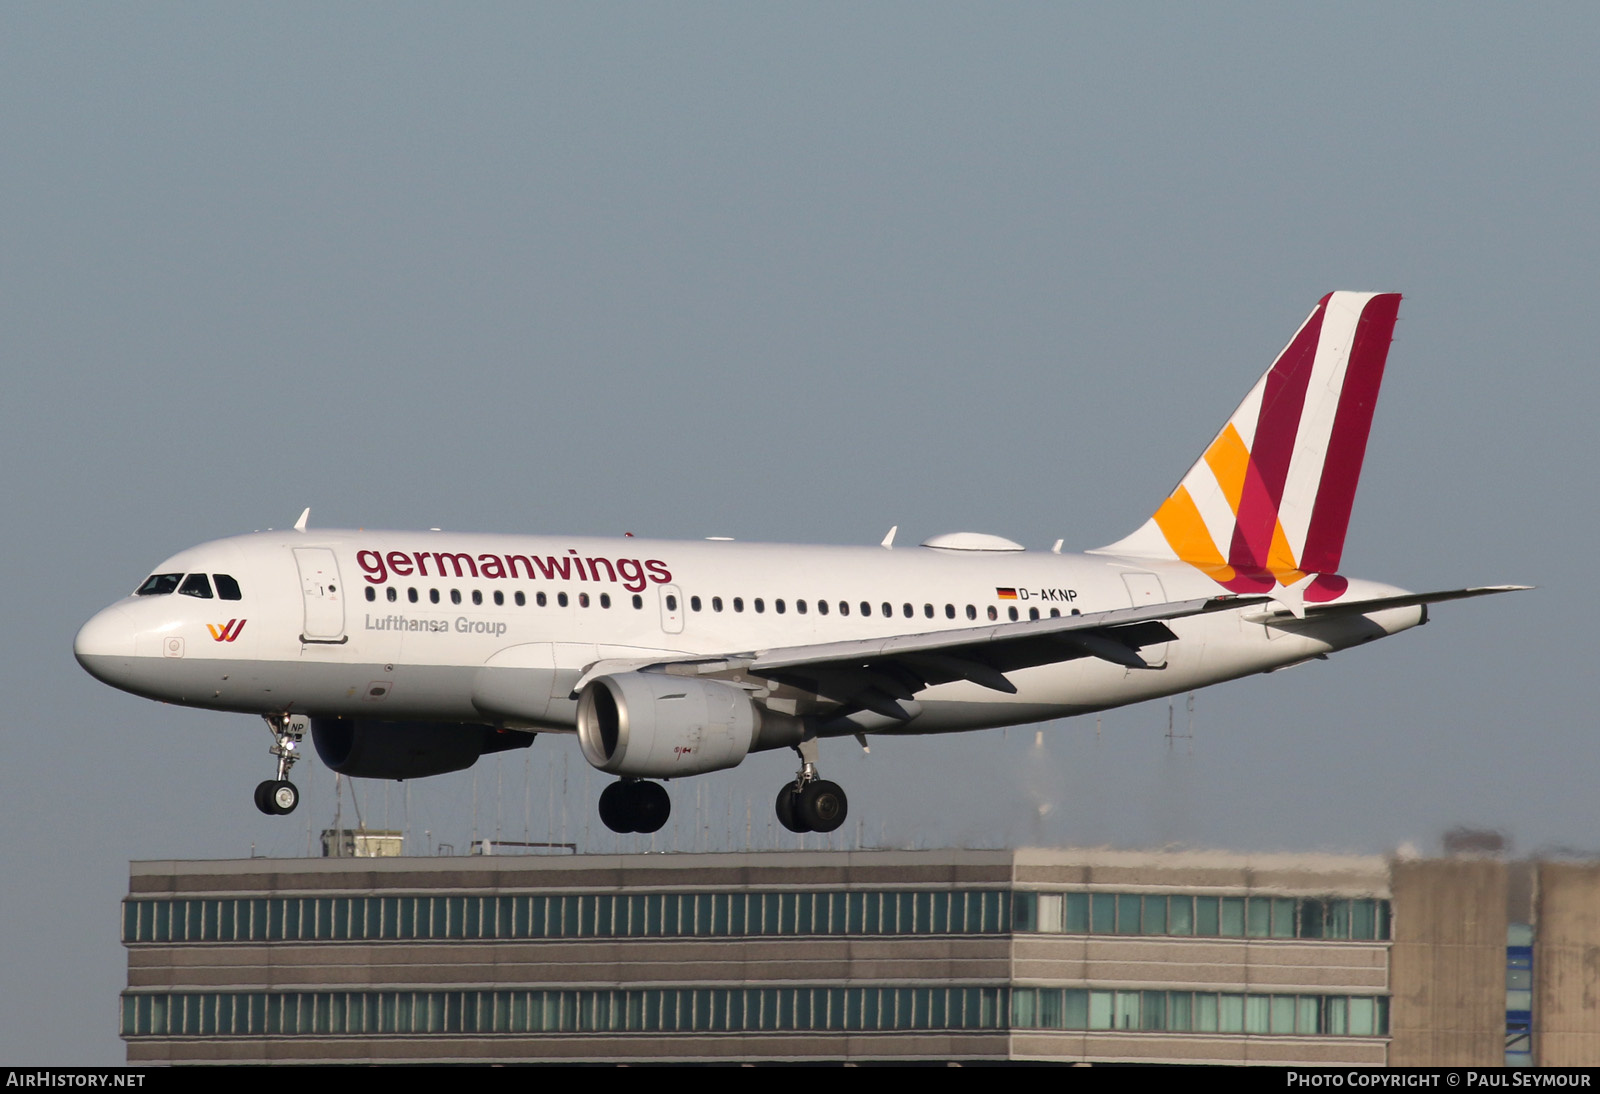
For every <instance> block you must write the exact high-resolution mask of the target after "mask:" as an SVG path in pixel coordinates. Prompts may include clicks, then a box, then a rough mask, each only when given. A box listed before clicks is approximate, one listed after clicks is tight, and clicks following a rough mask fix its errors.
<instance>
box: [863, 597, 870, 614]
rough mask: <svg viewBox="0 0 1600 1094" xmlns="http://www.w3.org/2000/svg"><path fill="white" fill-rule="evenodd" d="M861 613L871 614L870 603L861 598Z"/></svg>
mask: <svg viewBox="0 0 1600 1094" xmlns="http://www.w3.org/2000/svg"><path fill="white" fill-rule="evenodd" d="M861 614H862V615H871V614H872V605H871V604H868V603H867V602H866V601H865V600H863V601H862V602H861Z"/></svg>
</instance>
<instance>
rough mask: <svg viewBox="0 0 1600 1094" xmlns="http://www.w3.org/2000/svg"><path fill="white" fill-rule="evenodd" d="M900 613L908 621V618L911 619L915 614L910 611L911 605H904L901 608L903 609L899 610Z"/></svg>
mask: <svg viewBox="0 0 1600 1094" xmlns="http://www.w3.org/2000/svg"><path fill="white" fill-rule="evenodd" d="M901 612H902V614H904V615H905V617H906V618H907V619H910V618H911V617H912V616H913V615H915V614H916V613H915V612H914V611H913V610H912V608H911V605H910V604H907V605H905V606H904V607H903V608H902V609H901Z"/></svg>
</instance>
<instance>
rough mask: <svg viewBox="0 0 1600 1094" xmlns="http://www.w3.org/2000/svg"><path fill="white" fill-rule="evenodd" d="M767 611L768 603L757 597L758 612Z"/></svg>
mask: <svg viewBox="0 0 1600 1094" xmlns="http://www.w3.org/2000/svg"><path fill="white" fill-rule="evenodd" d="M766 610H767V602H766V601H765V600H762V599H761V598H760V597H759V596H758V597H756V611H758V612H764V611H766Z"/></svg>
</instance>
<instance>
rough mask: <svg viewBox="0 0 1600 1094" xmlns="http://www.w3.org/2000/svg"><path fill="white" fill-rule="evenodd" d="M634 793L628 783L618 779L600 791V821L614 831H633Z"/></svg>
mask: <svg viewBox="0 0 1600 1094" xmlns="http://www.w3.org/2000/svg"><path fill="white" fill-rule="evenodd" d="M631 804H632V795H630V794H629V793H628V784H627V783H625V782H623V781H621V780H618V781H617V782H614V783H612V784H611V785H610V786H608V787H606V788H605V789H604V790H602V791H600V823H601V824H603V825H605V826H606V827H607V828H609V829H611V830H612V831H613V832H632V831H633V810H632V809H631V808H629V806H630V805H631Z"/></svg>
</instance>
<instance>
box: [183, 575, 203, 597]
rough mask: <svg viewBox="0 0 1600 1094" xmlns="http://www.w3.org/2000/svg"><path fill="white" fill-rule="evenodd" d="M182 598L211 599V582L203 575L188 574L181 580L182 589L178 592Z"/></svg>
mask: <svg viewBox="0 0 1600 1094" xmlns="http://www.w3.org/2000/svg"><path fill="white" fill-rule="evenodd" d="M178 591H179V592H180V593H182V594H183V595H184V596H197V597H199V598H200V599H201V600H210V599H211V580H210V579H209V578H208V577H206V575H205V574H190V575H189V576H188V577H186V578H184V580H183V587H182V588H180V589H179V590H178Z"/></svg>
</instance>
